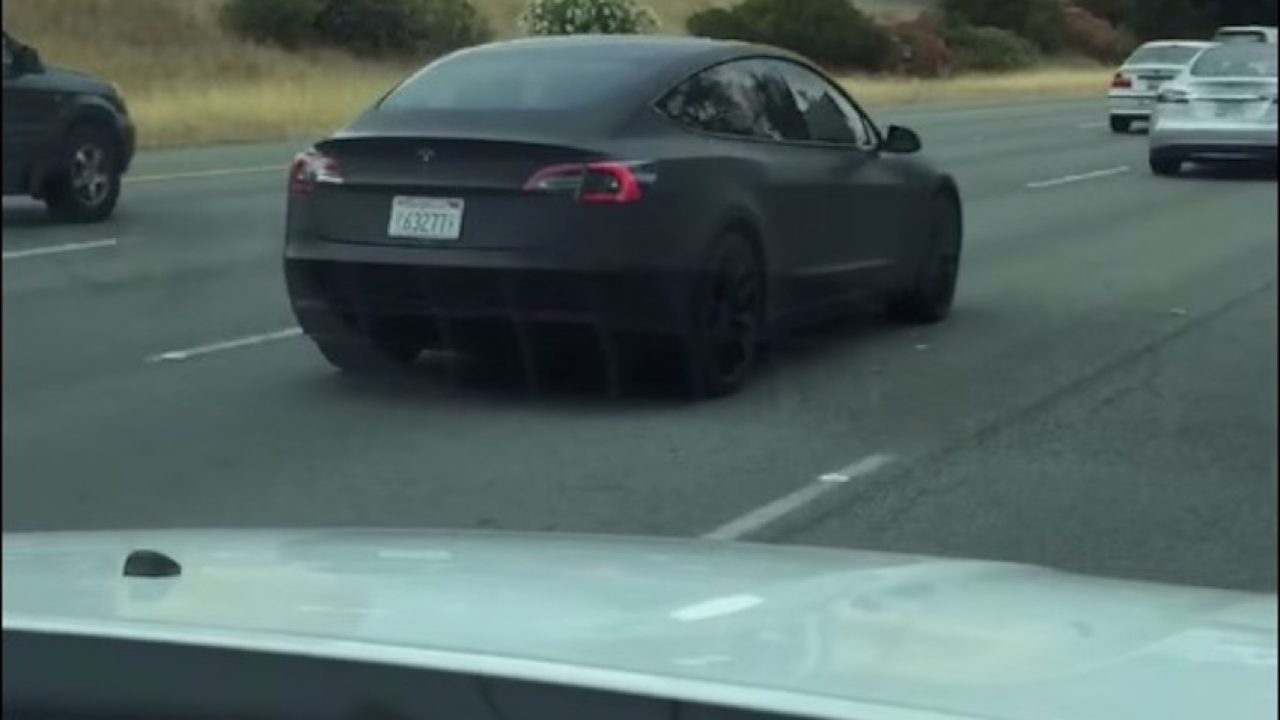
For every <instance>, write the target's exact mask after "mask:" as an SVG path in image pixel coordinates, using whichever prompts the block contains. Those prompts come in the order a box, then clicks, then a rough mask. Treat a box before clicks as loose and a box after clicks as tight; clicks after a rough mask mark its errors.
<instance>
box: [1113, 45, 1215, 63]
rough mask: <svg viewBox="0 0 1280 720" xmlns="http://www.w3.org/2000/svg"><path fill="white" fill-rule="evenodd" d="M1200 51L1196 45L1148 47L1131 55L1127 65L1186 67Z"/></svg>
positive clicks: (1139, 49) (1141, 48)
mask: <svg viewBox="0 0 1280 720" xmlns="http://www.w3.org/2000/svg"><path fill="white" fill-rule="evenodd" d="M1200 50H1201V48H1200V47H1197V46H1195V45H1146V46H1144V47H1140V48H1138V49H1137V50H1136V51H1135V52H1134V53H1133V54H1132V55H1130V56H1129V59H1128V60H1126V61H1125V65H1185V64H1187V63H1189V62H1191V59H1192V58H1194V57H1195V56H1196V53H1198V52H1200Z"/></svg>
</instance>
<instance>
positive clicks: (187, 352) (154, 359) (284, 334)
mask: <svg viewBox="0 0 1280 720" xmlns="http://www.w3.org/2000/svg"><path fill="white" fill-rule="evenodd" d="M301 334H302V328H298V327H291V328H285V329H284V330H277V331H275V332H269V333H261V334H259V335H249V336H248V337H242V338H236V339H234V340H224V341H222V342H216V343H210V344H208V345H197V346H196V347H190V348H184V349H182V350H170V351H168V352H162V353H159V354H156V355H152V356H151V357H148V358H147V362H150V363H160V362H182V361H183V360H190V359H191V358H194V357H200V356H201V355H210V354H212V353H217V352H223V351H225V350H237V349H239V348H245V347H251V346H253V345H261V344H263V343H269V342H274V341H276V340H287V339H289V338H294V337H298V336H299V335H301Z"/></svg>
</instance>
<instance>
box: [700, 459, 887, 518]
mask: <svg viewBox="0 0 1280 720" xmlns="http://www.w3.org/2000/svg"><path fill="white" fill-rule="evenodd" d="M893 459H894V458H893V456H892V455H886V454H883V453H877V454H875V455H868V456H867V457H864V458H862V459H861V460H859V461H857V462H855V463H853V464H851V465H849V466H847V467H844V468H841V469H839V470H836V471H835V472H829V473H825V474H823V475H821V476H819V477H818V479H817V480H815V481H813V482H811V483H809V484H808V485H805V486H804V487H802V488H800V489H799V490H796V491H794V492H791V493H789V494H787V495H783V496H782V497H780V498H778V499H777V500H774V501H773V502H771V503H769V504H767V505H762V506H760V507H758V508H756V509H755V510H752V511H751V512H749V513H747V514H745V515H742V516H740V517H737V518H734V519H733V520H730V521H729V522H727V523H725V524H724V525H721V526H720V527H718V528H716V529H715V530H712V531H711V532H709V533H705V534H703V536H702V537H703V538H705V539H707V540H739V539H741V538H743V537H746V536H747V535H751V534H752V533H755V532H758V531H759V530H760V529H762V528H764V527H765V526H767V525H770V524H772V523H774V522H777V521H778V520H779V519H780V518H783V517H785V516H787V515H790V514H791V513H793V512H795V511H796V510H799V509H800V508H802V507H804V506H805V505H808V504H809V503H811V502H813V501H814V500H817V499H818V498H820V497H822V496H823V495H826V494H828V493H831V492H834V491H835V490H837V489H839V488H840V486H841V485H844V484H845V483H848V482H849V481H850V480H854V479H856V478H862V477H867V476H868V475H870V474H872V473H874V472H875V471H877V470H879V469H880V468H882V467H884V466H886V465H888V464H889V463H891V462H893Z"/></svg>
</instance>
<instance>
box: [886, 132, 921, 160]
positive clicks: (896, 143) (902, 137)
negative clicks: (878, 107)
mask: <svg viewBox="0 0 1280 720" xmlns="http://www.w3.org/2000/svg"><path fill="white" fill-rule="evenodd" d="M921 147H923V145H922V144H921V142H920V136H919V135H917V134H916V133H915V131H914V130H912V129H910V128H904V127H902V126H900V125H890V126H889V129H888V131H887V132H886V134H885V136H884V141H883V142H881V143H880V149H881V150H883V151H885V152H889V153H897V154H900V155H909V154H911V153H913V152H920V148H921Z"/></svg>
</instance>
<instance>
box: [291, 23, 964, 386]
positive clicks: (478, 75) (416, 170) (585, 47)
mask: <svg viewBox="0 0 1280 720" xmlns="http://www.w3.org/2000/svg"><path fill="white" fill-rule="evenodd" d="M919 149H920V141H919V139H918V137H917V136H916V135H915V134H914V133H913V132H912V131H910V130H908V129H905V128H901V127H895V126H889V127H888V128H887V129H886V130H882V129H881V128H879V127H877V125H876V124H875V123H874V122H873V121H872V120H871V118H870V117H869V116H868V115H867V114H866V112H865V111H863V110H862V108H860V107H859V106H858V104H857V103H856V102H855V101H854V99H853V98H851V97H850V96H849V95H848V94H847V93H846V92H845V91H844V90H843V89H842V88H841V87H840V85H838V84H837V83H835V82H833V81H832V80H831V79H830V78H829V77H828V76H827V75H826V74H824V72H823V71H822V70H820V69H819V68H817V67H816V66H814V65H813V64H811V63H809V62H808V61H806V60H804V59H803V58H800V57H797V56H796V55H793V54H790V53H788V52H784V51H781V50H777V49H773V48H769V47H761V46H757V45H750V44H745V43H737V42H724V41H711V40H700V39H687V38H639V37H566V38H554V39H538V40H519V41H512V42H503V43H495V44H489V45H483V46H478V47H474V48H470V49H466V50H462V51H459V52H456V53H453V54H451V55H448V56H446V57H444V58H442V59H440V60H437V61H435V62H432V63H430V64H429V65H427V66H426V67H424V68H422V69H421V70H419V71H418V72H417V73H415V74H414V75H412V76H411V77H409V78H408V79H406V80H405V81H404V82H402V83H401V84H400V85H399V86H397V87H396V88H394V89H393V90H391V91H390V92H389V93H388V94H387V95H386V96H384V97H383V98H382V99H381V100H380V101H379V102H378V103H377V104H375V105H374V106H373V107H372V108H370V109H369V110H368V111H366V112H365V113H364V114H363V115H362V116H360V117H359V118H358V119H357V120H355V122H353V123H352V124H351V125H350V126H349V127H347V128H346V129H344V130H342V131H340V132H338V133H337V134H335V135H333V136H332V137H330V138H328V139H326V140H323V141H322V142H319V143H317V144H316V145H315V146H314V147H313V148H311V149H309V150H308V151H306V152H304V153H302V154H300V155H299V156H298V157H297V158H296V159H295V160H294V162H293V164H292V166H291V168H290V174H289V207H288V221H287V230H286V234H287V241H286V246H285V269H286V277H287V281H288V288H289V294H290V298H291V301H292V306H293V309H294V312H295V314H296V315H297V317H298V320H299V323H300V324H301V327H302V328H303V330H304V331H305V332H306V334H307V335H308V336H310V337H311V339H312V340H314V341H315V343H316V344H317V345H318V347H319V349H320V351H321V352H322V353H323V354H324V356H325V357H326V358H327V359H328V360H329V361H330V362H331V363H332V364H334V365H335V366H337V367H339V368H341V369H343V370H348V371H356V370H368V369H371V368H379V367H387V366H394V365H396V364H408V363H411V362H413V361H414V360H415V359H416V358H417V356H418V355H419V354H420V353H421V352H422V351H423V350H424V349H428V348H445V349H461V350H464V351H465V350H468V349H471V348H472V347H474V345H471V344H469V342H468V339H469V338H473V337H484V334H483V333H480V334H477V333H476V332H473V331H476V330H477V329H478V328H479V327H481V326H484V325H485V324H486V323H487V324H488V327H490V328H491V327H492V326H493V323H494V322H495V321H497V322H498V323H500V324H501V325H502V326H504V327H506V328H508V329H510V330H512V331H514V332H513V333H512V336H513V337H515V338H517V339H518V340H520V341H521V344H520V346H519V347H520V348H521V352H522V354H523V352H524V350H525V349H527V348H526V344H524V343H525V341H526V340H528V338H530V337H532V334H531V333H533V332H534V331H536V330H538V329H540V328H544V327H545V326H548V325H553V324H569V325H579V326H581V327H584V328H587V329H589V330H590V331H592V333H593V334H594V337H597V338H598V339H599V342H600V347H601V348H602V349H603V351H604V352H603V355H602V356H603V357H605V358H607V359H609V361H610V362H615V361H619V362H620V361H624V360H625V358H626V357H627V352H628V350H626V349H627V348H632V349H634V348H635V347H637V346H636V345H635V344H634V341H635V339H636V338H650V339H652V341H653V342H654V343H658V342H659V341H660V340H661V339H663V338H667V339H674V340H676V342H674V343H671V344H670V345H671V347H672V348H674V349H676V350H677V351H679V357H682V358H683V359H684V361H685V365H684V367H685V368H686V369H687V375H688V377H689V379H690V386H691V388H693V390H694V391H695V392H696V393H697V394H698V395H700V396H715V395H723V394H727V393H730V392H732V391H734V390H735V389H737V388H738V387H739V386H740V385H741V384H742V383H743V381H744V380H745V379H746V377H747V376H748V374H749V372H750V370H751V369H752V366H753V364H754V362H755V359H756V356H757V352H758V348H759V346H760V344H761V343H762V342H764V341H767V340H768V339H770V338H772V337H775V336H776V334H777V333H778V332H779V331H782V330H785V329H789V328H792V327H794V326H796V325H797V324H802V323H805V322H807V321H810V320H813V319H816V318H818V317H822V316H826V315H827V314H828V313H830V312H831V311H833V310H838V309H842V308H845V307H847V306H848V305H849V303H850V302H852V301H856V300H862V299H865V298H867V297H868V296H877V297H881V298H884V299H885V300H887V307H889V308H890V309H891V310H892V311H894V312H895V313H896V314H897V315H898V316H900V317H901V318H903V319H905V320H909V321H916V322H932V321H937V320H940V319H941V318H943V317H944V316H946V315H947V313H948V310H949V309H950V307H951V303H952V298H953V296H954V293H955V287H956V275H957V268H958V265H959V258H960V246H961V235H962V233H961V227H962V222H961V204H960V196H959V192H958V190H957V188H956V183H955V182H954V180H953V179H952V178H951V177H950V176H948V175H946V174H945V173H942V172H939V171H937V170H935V169H933V168H932V167H931V166H929V165H928V164H927V163H925V162H923V161H922V160H920V159H919V158H918V157H917V156H914V154H915V153H916V152H917V151H918V150H919ZM623 339H626V340H627V342H624V341H623ZM629 342H630V343H631V344H628V343H629ZM647 343H648V340H642V341H641V343H640V344H641V346H646V347H647V346H648V345H647ZM480 346H481V347H483V346H484V345H483V343H480ZM513 357H514V356H513Z"/></svg>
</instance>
